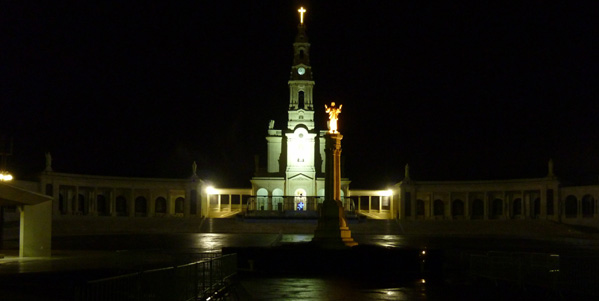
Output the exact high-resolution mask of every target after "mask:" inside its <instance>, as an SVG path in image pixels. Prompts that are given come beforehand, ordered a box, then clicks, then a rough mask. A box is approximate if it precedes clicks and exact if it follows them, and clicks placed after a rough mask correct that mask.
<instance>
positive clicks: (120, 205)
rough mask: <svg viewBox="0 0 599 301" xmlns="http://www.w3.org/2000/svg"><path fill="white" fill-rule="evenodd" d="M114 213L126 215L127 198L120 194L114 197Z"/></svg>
mask: <svg viewBox="0 0 599 301" xmlns="http://www.w3.org/2000/svg"><path fill="white" fill-rule="evenodd" d="M116 215H118V216H127V199H125V197H124V196H122V195H119V196H118V197H116Z"/></svg>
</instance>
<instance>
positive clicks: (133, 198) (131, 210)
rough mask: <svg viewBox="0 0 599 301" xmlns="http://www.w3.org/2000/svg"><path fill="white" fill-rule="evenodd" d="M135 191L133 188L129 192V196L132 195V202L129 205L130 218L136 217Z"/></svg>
mask: <svg viewBox="0 0 599 301" xmlns="http://www.w3.org/2000/svg"><path fill="white" fill-rule="evenodd" d="M134 190H135V189H134V188H133V187H132V188H131V189H130V190H129V195H130V198H129V200H130V201H129V204H128V205H129V208H128V211H129V217H133V216H135V194H134V192H135V191H134Z"/></svg>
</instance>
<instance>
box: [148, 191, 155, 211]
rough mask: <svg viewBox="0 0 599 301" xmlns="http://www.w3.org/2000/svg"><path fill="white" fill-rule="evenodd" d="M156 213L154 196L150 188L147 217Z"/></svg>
mask: <svg viewBox="0 0 599 301" xmlns="http://www.w3.org/2000/svg"><path fill="white" fill-rule="evenodd" d="M155 214H156V196H155V195H154V194H153V193H152V191H151V190H150V199H149V200H148V217H153V216H154V215H155Z"/></svg>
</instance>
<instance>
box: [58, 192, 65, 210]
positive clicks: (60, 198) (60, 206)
mask: <svg viewBox="0 0 599 301" xmlns="http://www.w3.org/2000/svg"><path fill="white" fill-rule="evenodd" d="M58 211H60V214H67V204H66V202H65V201H64V197H63V196H62V193H61V194H59V195H58Z"/></svg>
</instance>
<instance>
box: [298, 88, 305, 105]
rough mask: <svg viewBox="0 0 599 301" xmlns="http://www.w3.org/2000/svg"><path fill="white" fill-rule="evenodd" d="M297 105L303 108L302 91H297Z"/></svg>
mask: <svg viewBox="0 0 599 301" xmlns="http://www.w3.org/2000/svg"><path fill="white" fill-rule="evenodd" d="M297 106H298V108H300V109H303V108H304V91H299V92H298V93H297Z"/></svg>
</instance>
